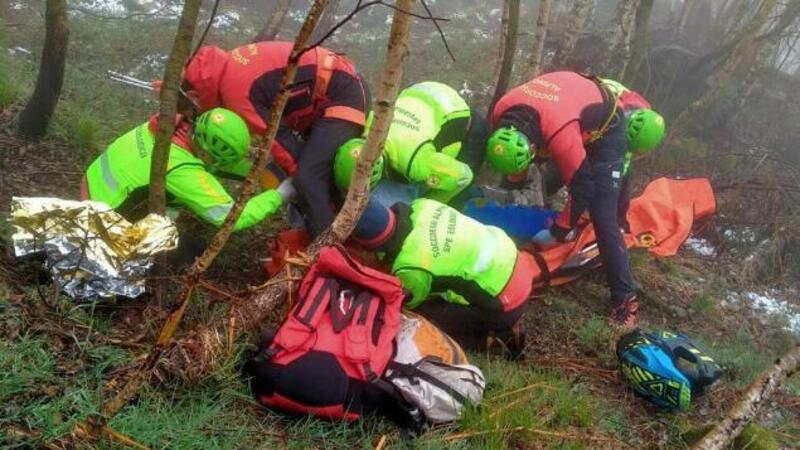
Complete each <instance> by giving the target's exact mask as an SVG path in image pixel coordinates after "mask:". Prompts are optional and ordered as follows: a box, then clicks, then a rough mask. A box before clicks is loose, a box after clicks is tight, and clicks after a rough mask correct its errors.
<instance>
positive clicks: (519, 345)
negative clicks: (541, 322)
mask: <svg viewBox="0 0 800 450" xmlns="http://www.w3.org/2000/svg"><path fill="white" fill-rule="evenodd" d="M525 334H526V333H525V326H524V325H523V324H522V319H520V320H517V322H516V323H514V325H512V326H511V328H509V329H506V330H501V331H496V332H490V333H489V335H488V336H487V337H486V352H487V353H490V354H494V355H502V356H503V358H506V359H508V360H511V361H518V360H520V359H522V358H523V356H525V355H524V353H525Z"/></svg>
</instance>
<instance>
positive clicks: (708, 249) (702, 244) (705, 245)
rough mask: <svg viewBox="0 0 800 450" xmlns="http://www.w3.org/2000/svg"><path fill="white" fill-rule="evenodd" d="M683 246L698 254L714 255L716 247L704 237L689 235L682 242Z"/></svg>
mask: <svg viewBox="0 0 800 450" xmlns="http://www.w3.org/2000/svg"><path fill="white" fill-rule="evenodd" d="M683 246H684V247H686V248H688V249H689V250H691V251H693V252H695V253H697V254H698V255H700V256H714V255H716V254H717V249H715V248H714V246H713V245H711V243H710V242H708V241H707V240H706V239H702V238H694V237H690V238H689V239H687V240H686V242H684V243H683Z"/></svg>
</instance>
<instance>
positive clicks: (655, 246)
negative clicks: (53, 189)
mask: <svg viewBox="0 0 800 450" xmlns="http://www.w3.org/2000/svg"><path fill="white" fill-rule="evenodd" d="M715 211H716V199H715V197H714V191H713V189H712V188H711V183H710V182H709V180H708V179H706V178H693V179H688V180H674V179H670V178H658V179H656V180H653V181H652V182H650V184H648V185H647V187H646V188H645V189H644V192H643V193H642V195H640V196H639V197H636V198H635V199H633V200H632V201H631V206H630V209H629V210H628V223H629V224H630V230H631V232H630V233H626V234H625V244H626V245H627V247H628V248H631V247H645V248H648V250H649V251H650V253H652V254H653V255H656V256H672V255H675V253H677V251H678V248H680V246H681V244H683V242H684V241H685V240H686V239H687V238H688V237H689V234H690V233H691V230H692V225H694V223H695V221H697V220H698V219H702V218H704V217H708V216H710V215H712V214H714V212H715ZM583 224H585V226H584V228H583V229H582V230H581V232H580V234H579V235H578V237H577V239H575V240H574V241H571V242H567V243H564V244H559V245H557V246H555V247H552V248H548V249H546V250H543V251H540V252H538V256H537V259H539V261H540V263H541V262H544V263H545V264H546V266H547V272H549V274H552V279H550V280H547V278H549V275H548V274H545V273H544V272H545V271H544V270H542V271H541V272H540V273H539V274H538V275H537V276H534V278H537V279H539V281H538V282H537V285H544V284H551V285H558V284H563V283H566V282H569V281H571V280H573V279H575V278H576V277H577V276H578V275H580V274H579V273H570V274H559V273H558V271H559V269H562V268H564V267H565V266H569V265H575V264H576V261H580V260H584V261H588V260H590V259H592V258H594V257H596V256H597V254H598V253H597V250H596V248H592V245H593V244H594V242H595V234H594V227H593V226H592V225H591V223H589V221H588V220H583ZM539 256H540V257H539ZM578 265H580V264H578Z"/></svg>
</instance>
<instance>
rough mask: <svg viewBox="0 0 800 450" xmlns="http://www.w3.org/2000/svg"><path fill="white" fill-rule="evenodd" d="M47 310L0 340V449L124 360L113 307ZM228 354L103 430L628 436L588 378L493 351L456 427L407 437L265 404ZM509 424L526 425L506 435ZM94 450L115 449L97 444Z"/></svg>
mask: <svg viewBox="0 0 800 450" xmlns="http://www.w3.org/2000/svg"><path fill="white" fill-rule="evenodd" d="M201 300H202V299H201ZM202 303H204V302H202V301H201V302H200V303H198V304H197V305H195V306H196V308H194V309H192V310H191V311H190V317H189V321H188V323H194V322H196V321H202V320H205V319H207V318H208V317H206V315H207V314H209V313H208V312H207V308H206V307H204V306H203V305H202ZM16 308H17V307H11V306H10V305H9V304H8V303H7V302H5V301H0V321H2V322H3V323H6V324H8V323H9V322H19V321H20V320H22V319H21V318H20V316H18V315H17V313H16V311H17V310H16ZM51 315H53V316H52V317H50V319H49V320H48V321H46V322H43V323H42V325H43V327H44V329H45V330H49V329H50V327H51V326H53V327H55V326H58V327H59V329H61V330H64V331H65V333H64V334H63V335H62V334H59V335H57V336H58V337H56V335H48V334H42V333H38V334H35V333H33V332H28V333H26V334H22V335H20V336H18V337H16V338H15V339H3V340H0V404H2V405H3V415H2V418H0V430H7V429H8V428H7V427H9V426H11V425H13V426H14V427H16V428H18V429H23V430H31V432H32V433H33V437H31V438H28V439H27V440H23V441H20V440H19V439H20V438H19V437H16V438H13V439H12V438H11V437H9V436H5V437H4V436H3V435H2V434H0V445H2V444H12V443H13V444H15V445H16V444H25V445H27V446H38V445H41V444H43V443H45V442H49V441H51V440H53V439H56V438H58V437H61V436H64V434H65V433H67V432H68V430H69V429H70V428H71V427H72V425H73V424H74V423H75V422H76V421H78V420H81V419H84V418H86V417H90V416H93V415H95V414H97V412H98V410H99V409H100V405H101V404H102V401H103V395H102V391H103V388H104V386H105V383H107V381H108V379H109V376H110V373H111V372H112V371H113V370H114V369H115V368H118V367H120V366H123V365H125V364H127V363H128V362H129V361H130V359H131V358H132V357H133V356H134V355H133V354H132V353H130V352H128V351H126V350H123V349H121V348H119V347H117V346H111V345H106V344H103V343H102V342H100V341H97V339H99V338H98V336H103V335H106V334H108V333H112V332H113V331H114V330H113V327H114V324H115V323H116V322H117V321H118V320H119V318H116V317H114V316H113V314H109V313H107V312H98V311H97V310H96V308H93V307H92V306H91V305H81V306H71V305H69V304H65V303H60V304H59V306H58V308H56V309H55V310H51ZM592 326H593V325H590V326H589V328H591V327H592ZM587 329H588V328H587ZM92 331H97V332H99V333H100V335H98V334H94V333H92ZM90 336H92V337H94V339H92V338H90ZM245 347H246V346H244V345H243V346H242V347H240V350H243V349H244V348H245ZM237 353H241V352H237ZM238 360H239V356H238V355H234V356H231V357H230V358H229V359H228V360H227V361H226V362H225V363H224V364H223V365H222V369H220V370H218V371H217V372H215V373H213V374H211V376H208V377H206V378H204V379H203V380H201V381H200V382H199V384H190V383H188V382H183V381H174V382H170V383H168V384H166V385H161V386H158V387H149V386H146V387H145V388H144V389H143V390H142V391H141V392H140V393H139V395H138V396H137V397H136V399H135V400H134V401H132V402H130V403H129V404H128V405H126V406H125V407H124V408H123V409H122V410H121V411H120V413H119V414H118V415H116V416H115V417H114V418H113V419H112V420H111V422H110V426H111V427H112V428H114V429H115V430H117V431H119V432H120V433H123V434H126V435H128V436H131V437H134V438H135V439H136V440H137V441H138V442H140V443H142V444H144V445H146V446H149V447H151V448H198V449H234V448H249V447H253V448H257V447H258V448H261V447H264V446H266V447H273V448H290V449H291V448H297V449H300V448H312V447H313V448H373V447H374V445H375V444H376V442H377V439H379V438H380V437H381V436H382V435H387V437H388V439H389V441H390V444H391V445H390V448H431V449H433V448H443V446H442V439H443V438H445V437H446V436H449V435H451V434H453V433H456V432H458V433H481V434H477V435H475V436H472V437H466V438H464V439H458V440H455V441H453V442H449V443H448V444H447V445H446V446H444V448H454V449H458V448H469V449H473V448H482V449H500V448H507V447H508V446H514V445H518V444H520V443H523V442H526V441H527V440H528V439H536V440H537V441H541V442H551V441H552V442H553V443H554V445H555V443H558V442H560V440H559V439H556V440H553V438H551V437H547V436H539V435H537V434H536V433H535V432H532V431H529V430H545V431H548V430H549V431H556V432H557V431H562V432H563V431H564V430H570V433H574V434H576V435H580V434H581V433H588V432H589V431H592V432H595V433H597V432H599V433H605V434H607V435H609V436H612V437H614V438H617V439H624V438H625V437H626V436H627V435H628V434H629V432H630V430H629V426H628V424H627V422H626V419H625V417H624V414H623V413H622V411H620V410H619V407H618V406H612V405H611V404H609V403H608V401H607V400H606V399H605V398H603V396H602V394H598V393H596V392H594V391H593V390H592V389H590V387H589V385H587V384H584V383H582V382H577V381H572V380H569V379H566V378H564V377H563V375H562V374H559V373H557V372H553V371H550V370H542V369H537V368H536V367H533V366H532V365H529V364H524V363H522V364H521V363H512V362H508V361H505V360H502V359H497V358H488V357H483V356H474V357H473V362H474V363H475V364H477V365H478V366H479V367H481V368H482V369H483V371H484V373H485V375H486V379H487V383H488V386H487V390H486V393H485V401H484V404H483V405H482V406H481V407H478V408H471V409H470V410H469V411H468V412H467V413H466V414H465V416H464V417H463V419H462V420H461V422H460V423H459V424H458V426H457V427H455V426H450V427H445V428H438V429H434V430H431V431H429V432H428V433H426V434H424V435H423V436H422V437H420V438H419V439H415V440H411V439H410V438H408V437H404V435H403V433H402V432H401V431H400V430H399V429H397V428H396V427H395V426H394V425H392V424H391V423H389V422H386V421H382V420H377V419H367V420H363V421H360V422H358V423H352V424H351V423H337V422H328V421H322V420H317V419H312V418H305V419H290V418H286V417H283V416H280V415H276V414H274V413H269V412H266V411H264V410H263V409H262V408H260V407H258V405H257V404H256V403H255V402H254V401H253V399H252V398H251V396H250V393H249V390H248V387H247V386H246V384H245V383H244V382H243V380H242V379H240V377H239V376H238V371H237V369H236V368H237V365H238V364H237V363H238ZM516 427H524V428H525V430H528V431H525V430H520V431H508V430H510V429H513V428H516ZM503 430H505V431H503ZM564 445H566V447H565V446H563V445H560V446H558V448H590V447H591V445H589V443H587V442H584V441H583V440H582V438H580V437H577V438H574V439H567V440H566V441H565V444H564ZM100 448H121V447H118V444H115V443H112V442H103V443H101V445H100Z"/></svg>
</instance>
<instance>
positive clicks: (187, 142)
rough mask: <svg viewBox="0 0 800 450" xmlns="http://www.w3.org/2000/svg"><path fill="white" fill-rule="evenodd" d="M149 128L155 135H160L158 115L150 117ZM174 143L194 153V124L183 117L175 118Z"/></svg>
mask: <svg viewBox="0 0 800 450" xmlns="http://www.w3.org/2000/svg"><path fill="white" fill-rule="evenodd" d="M147 126H148V128H149V129H150V132H151V133H153V134H156V133H158V113H155V114H153V115H152V116H150V121H149V122H148V125H147ZM172 143H173V144H175V145H177V146H179V147H181V148H183V149H184V150H188V151H190V152H192V153H194V147H193V146H192V124H191V123H189V121H188V120H186V119H185V118H184V117H183V116H182V115H180V114H178V115H177V116H175V133H174V134H173V135H172Z"/></svg>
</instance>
